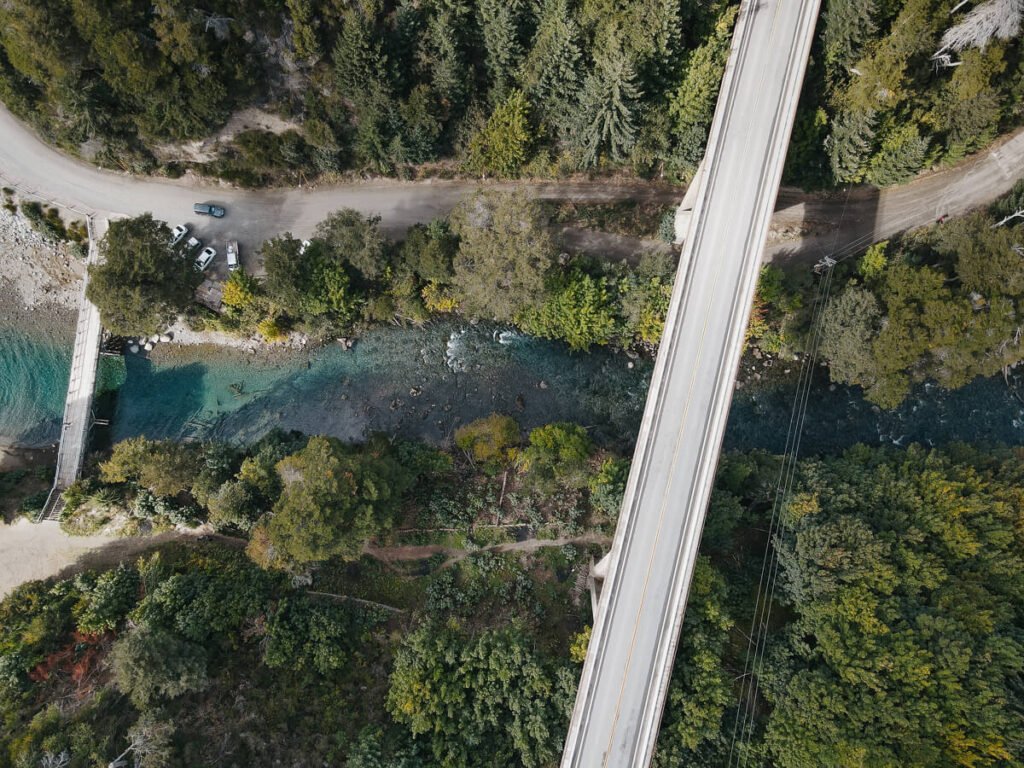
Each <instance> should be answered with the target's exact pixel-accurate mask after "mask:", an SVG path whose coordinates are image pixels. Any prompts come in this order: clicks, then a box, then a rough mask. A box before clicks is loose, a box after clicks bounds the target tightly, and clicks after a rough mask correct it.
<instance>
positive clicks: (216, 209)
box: [192, 203, 227, 219]
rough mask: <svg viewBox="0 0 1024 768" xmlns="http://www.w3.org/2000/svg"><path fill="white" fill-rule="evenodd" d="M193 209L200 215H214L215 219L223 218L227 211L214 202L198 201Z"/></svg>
mask: <svg viewBox="0 0 1024 768" xmlns="http://www.w3.org/2000/svg"><path fill="white" fill-rule="evenodd" d="M192 211H193V213H198V214H199V215H200V216H213V217H214V218H215V219H222V218H224V214H225V213H227V211H225V210H224V209H223V208H221V207H220V206H219V205H214V204H213V203H196V204H195V205H193V206H192Z"/></svg>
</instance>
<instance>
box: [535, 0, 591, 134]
mask: <svg viewBox="0 0 1024 768" xmlns="http://www.w3.org/2000/svg"><path fill="white" fill-rule="evenodd" d="M581 56H582V54H581V51H580V30H579V26H578V25H577V23H576V20H575V18H574V17H573V15H572V13H571V12H570V11H569V6H568V0H547V2H546V3H545V5H544V9H543V11H542V13H541V17H540V23H539V24H538V26H537V34H536V35H535V36H534V38H533V45H532V47H531V48H530V52H529V54H528V55H527V57H526V60H525V62H524V64H523V82H524V88H525V90H526V94H527V96H528V97H529V100H530V103H531V104H535V105H536V106H537V108H538V110H539V111H540V113H541V116H542V119H543V120H544V121H545V122H547V123H548V124H549V125H551V126H553V127H556V128H558V129H560V130H561V129H564V128H567V127H568V125H569V123H570V121H571V118H572V114H571V113H572V109H573V106H574V104H575V103H576V98H577V91H578V89H579V87H580V59H581Z"/></svg>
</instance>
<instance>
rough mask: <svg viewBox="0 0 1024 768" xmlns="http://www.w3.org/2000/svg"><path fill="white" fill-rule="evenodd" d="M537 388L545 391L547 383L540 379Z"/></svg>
mask: <svg viewBox="0 0 1024 768" xmlns="http://www.w3.org/2000/svg"><path fill="white" fill-rule="evenodd" d="M537 386H538V387H540V388H541V389H547V388H548V383H547V382H546V381H544V379H541V380H540V381H539V382H538V383H537Z"/></svg>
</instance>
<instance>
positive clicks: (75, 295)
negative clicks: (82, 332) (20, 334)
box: [0, 208, 85, 341]
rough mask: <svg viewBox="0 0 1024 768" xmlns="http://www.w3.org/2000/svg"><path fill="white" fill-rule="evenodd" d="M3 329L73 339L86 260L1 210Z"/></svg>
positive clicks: (0, 314)
mask: <svg viewBox="0 0 1024 768" xmlns="http://www.w3.org/2000/svg"><path fill="white" fill-rule="evenodd" d="M0 274H2V275H3V276H4V279H3V280H2V281H0V325H2V326H3V327H15V328H21V329H25V330H34V331H44V332H49V333H53V334H57V335H58V336H59V337H60V338H62V339H63V338H67V339H68V341H70V340H71V338H72V336H73V332H74V327H75V317H76V314H77V312H78V300H79V295H80V291H81V287H82V279H83V278H84V276H85V262H84V261H83V260H82V259H80V258H79V257H78V256H76V255H75V254H73V253H72V251H71V249H70V247H69V245H68V244H67V243H54V242H53V241H51V240H47V239H46V238H44V237H43V236H42V235H40V234H39V233H38V232H36V231H35V230H34V229H32V227H31V225H30V224H29V223H28V220H27V219H25V217H24V216H21V215H20V214H13V213H11V212H10V211H8V210H6V209H3V208H0Z"/></svg>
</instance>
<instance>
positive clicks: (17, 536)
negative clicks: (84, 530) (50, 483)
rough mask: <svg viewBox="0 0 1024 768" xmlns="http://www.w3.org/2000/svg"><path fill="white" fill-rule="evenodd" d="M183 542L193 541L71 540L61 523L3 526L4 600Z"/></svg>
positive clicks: (167, 537)
mask: <svg viewBox="0 0 1024 768" xmlns="http://www.w3.org/2000/svg"><path fill="white" fill-rule="evenodd" d="M183 538H190V537H189V536H188V535H187V534H180V533H174V532H171V533H165V534H161V535H159V536H148V537H137V538H118V537H116V536H69V535H68V534H66V533H64V531H62V530H61V529H60V526H58V525H57V523H39V524H36V523H31V522H29V521H28V520H25V519H24V518H22V519H21V520H18V521H17V522H15V523H14V524H13V525H3V526H0V597H3V596H4V595H7V594H8V593H9V592H10V591H11V590H12V589H14V588H15V587H16V586H18V585H19V584H22V583H24V582H26V581H31V580H32V579H46V578H49V577H50V576H56V575H58V574H60V575H65V576H66V575H70V574H71V573H72V572H74V571H77V570H78V569H79V568H97V567H101V566H107V565H112V564H114V563H117V562H120V561H121V560H125V559H131V558H134V557H136V556H137V555H138V554H139V553H140V552H143V551H144V550H147V549H150V548H152V547H155V546H157V545H158V544H163V543H166V542H168V541H173V540H176V539H183ZM72 566H74V567H72Z"/></svg>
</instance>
